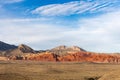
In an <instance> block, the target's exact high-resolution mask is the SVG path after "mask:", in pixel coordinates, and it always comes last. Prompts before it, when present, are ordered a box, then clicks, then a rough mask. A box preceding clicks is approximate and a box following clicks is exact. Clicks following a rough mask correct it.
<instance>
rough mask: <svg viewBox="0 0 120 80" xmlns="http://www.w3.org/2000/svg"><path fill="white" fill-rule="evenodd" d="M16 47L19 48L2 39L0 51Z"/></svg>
mask: <svg viewBox="0 0 120 80" xmlns="http://www.w3.org/2000/svg"><path fill="white" fill-rule="evenodd" d="M15 48H17V46H15V45H11V44H7V43H4V42H2V41H0V51H6V50H10V49H15Z"/></svg>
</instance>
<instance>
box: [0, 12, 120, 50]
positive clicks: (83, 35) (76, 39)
mask: <svg viewBox="0 0 120 80" xmlns="http://www.w3.org/2000/svg"><path fill="white" fill-rule="evenodd" d="M119 17H120V11H117V12H112V13H107V14H103V15H101V16H96V17H93V18H84V19H82V20H81V19H80V20H79V21H78V24H76V25H75V26H79V27H74V28H70V27H68V26H70V25H68V26H67V27H66V26H63V25H62V24H61V25H55V24H53V23H52V24H48V22H51V21H52V22H56V21H57V20H49V19H48V20H47V19H43V20H42V19H41V20H40V19H37V20H35V19H11V20H10V19H8V20H7V21H6V20H0V27H1V29H0V40H2V41H5V42H8V43H13V44H20V43H25V44H27V45H29V46H31V47H33V48H35V49H47V48H48V49H49V48H52V47H55V46H58V45H64V44H65V45H68V46H69V45H70V46H71V45H78V46H80V47H82V48H84V49H86V50H88V51H96V52H120V49H119V47H120V37H119V36H120V35H119V34H120V31H119V30H120V23H119V21H120V19H119Z"/></svg>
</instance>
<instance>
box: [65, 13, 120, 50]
mask: <svg viewBox="0 0 120 80" xmlns="http://www.w3.org/2000/svg"><path fill="white" fill-rule="evenodd" d="M119 17H120V11H118V12H113V13H107V14H104V15H102V16H99V17H95V18H90V19H88V18H86V19H83V20H80V21H79V23H78V25H79V26H80V27H79V28H78V29H75V30H72V31H69V32H66V35H68V34H69V35H70V36H69V38H71V37H72V38H73V41H74V42H76V44H79V45H81V46H82V47H84V48H86V49H87V50H89V51H97V52H120V49H119V47H120V37H119V34H120V31H119V30H120V23H119V21H120V19H119Z"/></svg>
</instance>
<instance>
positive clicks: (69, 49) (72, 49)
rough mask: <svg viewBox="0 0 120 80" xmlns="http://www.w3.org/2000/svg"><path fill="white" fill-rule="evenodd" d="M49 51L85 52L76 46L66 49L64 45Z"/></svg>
mask: <svg viewBox="0 0 120 80" xmlns="http://www.w3.org/2000/svg"><path fill="white" fill-rule="evenodd" d="M51 50H58V51H60V50H64V51H85V50H84V49H82V48H80V47H78V46H70V47H67V46H65V45H62V46H58V47H56V48H53V49H51Z"/></svg>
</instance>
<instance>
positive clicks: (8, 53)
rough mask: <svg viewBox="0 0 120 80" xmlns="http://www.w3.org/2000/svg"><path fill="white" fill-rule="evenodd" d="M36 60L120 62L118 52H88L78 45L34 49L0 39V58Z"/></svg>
mask: <svg viewBox="0 0 120 80" xmlns="http://www.w3.org/2000/svg"><path fill="white" fill-rule="evenodd" d="M8 59H9V60H36V61H54V62H57V61H59V62H66V61H67V62H93V63H120V54H119V53H109V54H108V53H95V52H88V51H86V50H84V49H82V48H80V47H78V46H70V47H69V46H65V45H62V46H58V47H55V48H53V49H50V50H40V51H35V50H34V49H32V48H31V47H29V46H27V45H25V44H20V45H19V46H15V45H10V44H7V43H4V42H1V41H0V60H8Z"/></svg>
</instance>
